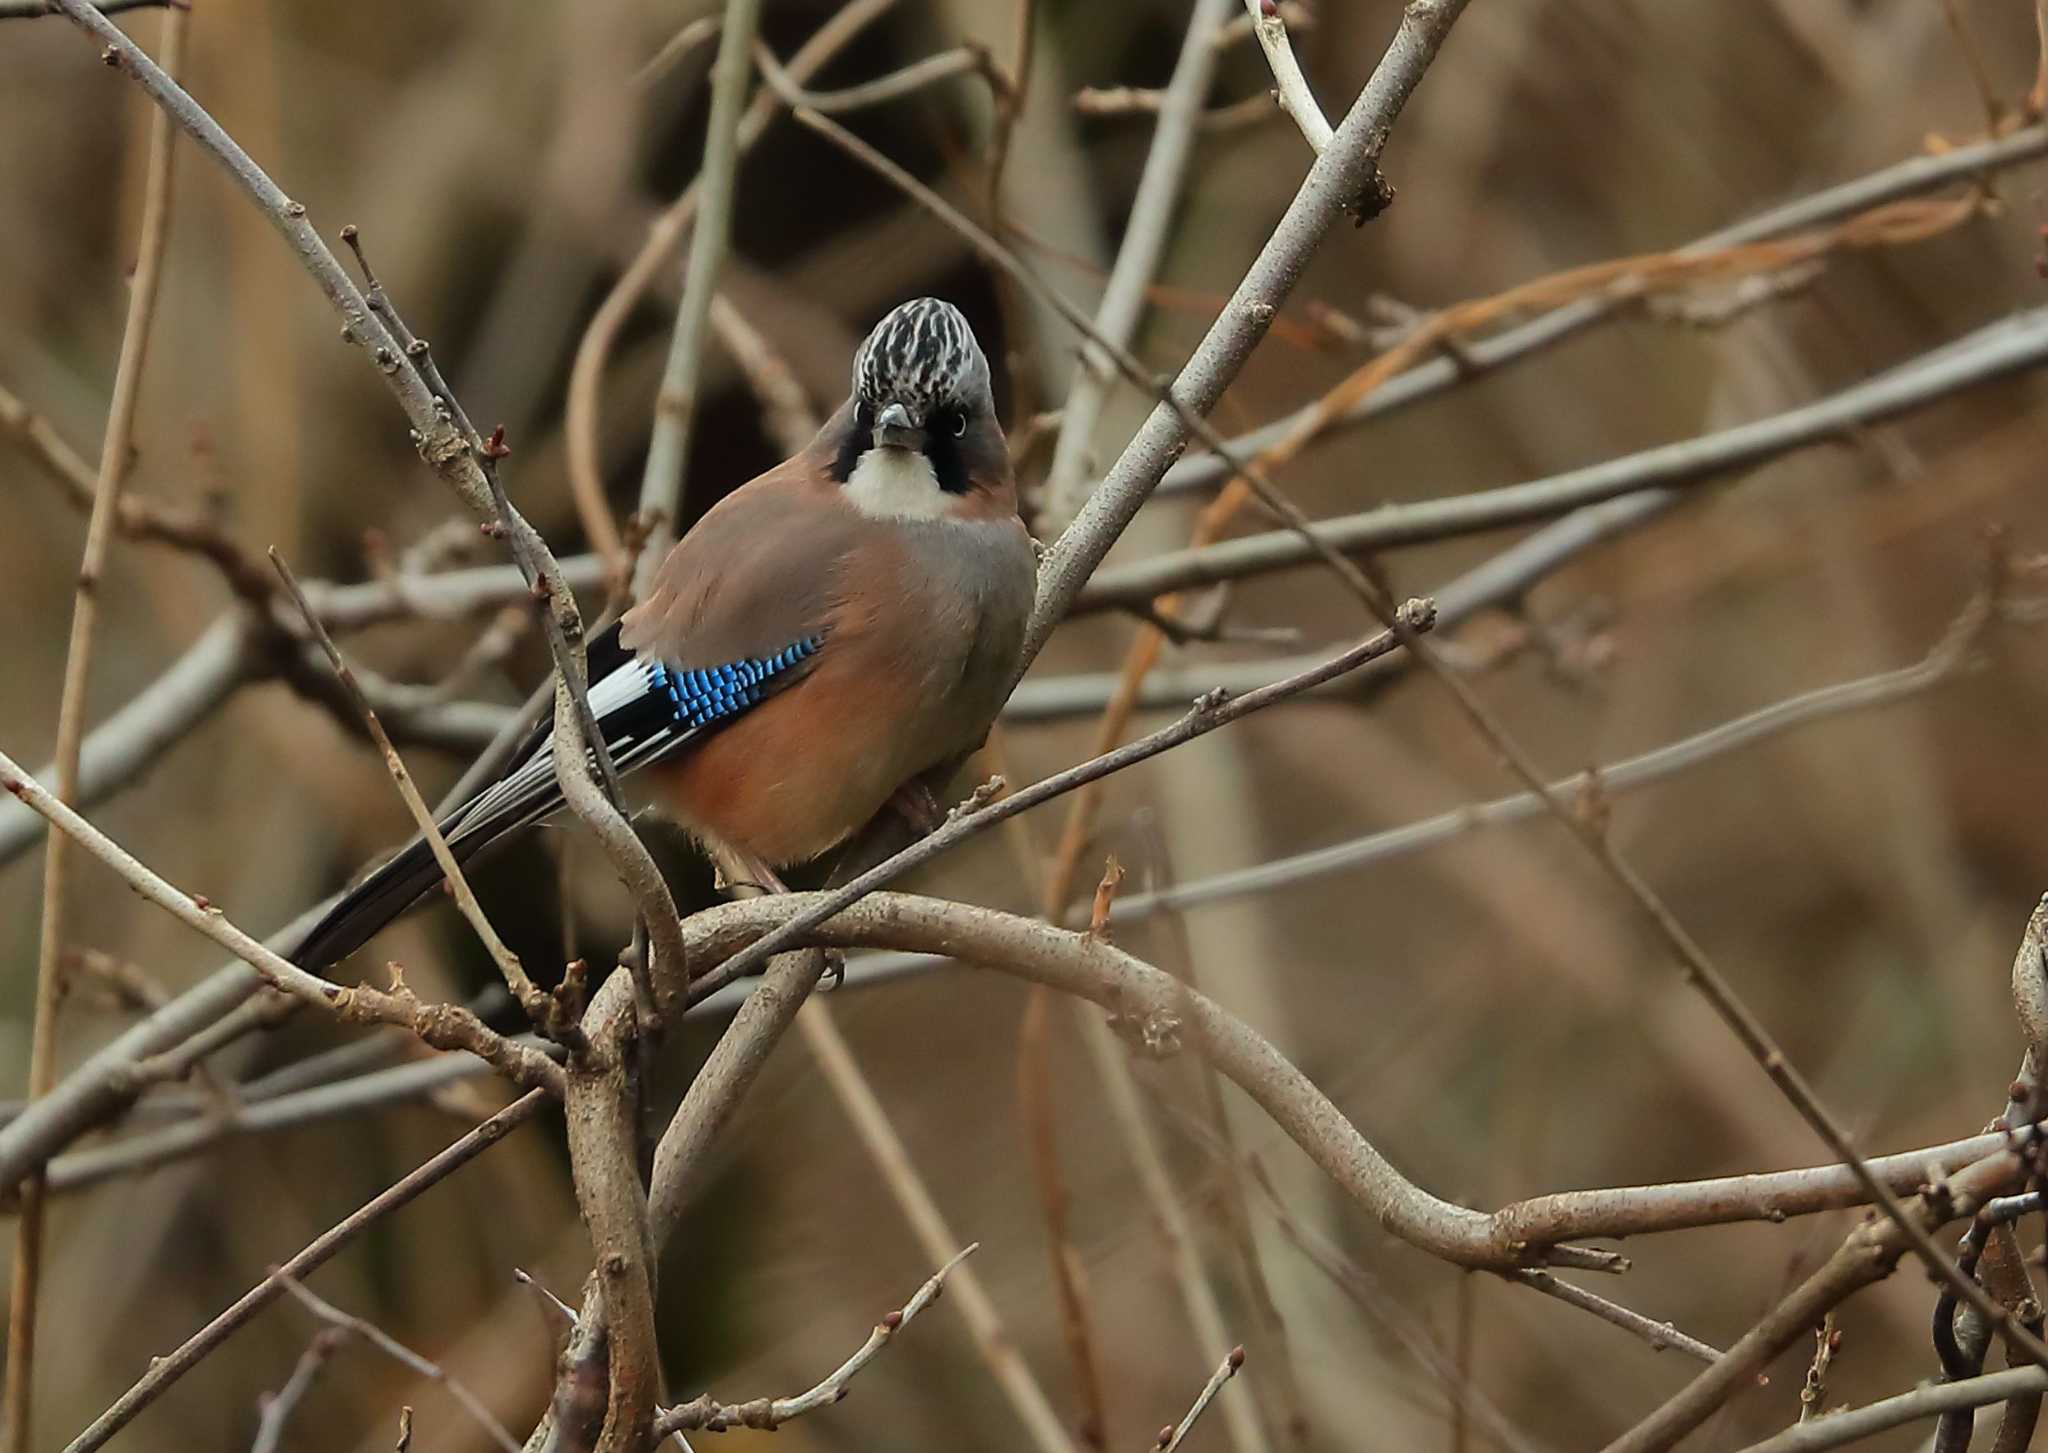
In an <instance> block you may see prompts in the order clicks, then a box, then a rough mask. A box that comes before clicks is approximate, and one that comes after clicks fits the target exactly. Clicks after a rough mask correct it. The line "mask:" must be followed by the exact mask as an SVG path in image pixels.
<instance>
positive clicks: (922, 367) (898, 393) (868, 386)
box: [853, 298, 995, 418]
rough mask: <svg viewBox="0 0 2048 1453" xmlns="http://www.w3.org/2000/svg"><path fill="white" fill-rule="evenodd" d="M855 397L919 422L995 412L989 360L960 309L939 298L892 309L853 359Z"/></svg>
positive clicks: (916, 299)
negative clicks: (905, 411)
mask: <svg viewBox="0 0 2048 1453" xmlns="http://www.w3.org/2000/svg"><path fill="white" fill-rule="evenodd" d="M853 392H854V396H855V397H856V398H858V399H860V400H862V401H863V402H865V403H869V404H880V403H885V402H888V403H900V404H904V405H907V406H908V407H910V408H911V409H912V410H913V411H914V412H915V413H916V414H917V415H918V416H919V417H920V418H922V417H923V416H924V415H925V414H926V413H928V412H930V411H931V410H933V409H939V408H946V407H951V408H956V409H960V410H963V411H965V412H968V413H975V412H980V413H993V412H994V411H995V396H994V393H993V391H992V390H991V387H990V383H989V368H988V359H987V358H986V357H985V356H984V355H983V354H982V351H981V345H980V344H979V343H977V342H975V341H974V330H973V329H972V328H970V327H968V326H967V319H966V318H965V317H964V316H963V315H962V314H961V312H960V310H959V309H958V308H956V307H954V306H953V305H952V304H951V303H948V302H946V301H944V300H943V299H940V298H914V299H912V300H911V301H910V302H907V303H904V304H902V305H900V306H898V307H897V308H895V309H893V310H892V311H891V312H890V313H889V315H888V316H887V317H885V318H883V319H882V321H881V322H879V323H877V324H875V327H874V331H873V332H871V333H869V334H868V336H867V340H866V341H865V342H863V343H862V344H861V345H860V348H859V350H858V351H857V352H856V353H855V354H854V355H853Z"/></svg>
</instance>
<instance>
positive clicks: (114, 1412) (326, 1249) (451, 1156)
mask: <svg viewBox="0 0 2048 1453" xmlns="http://www.w3.org/2000/svg"><path fill="white" fill-rule="evenodd" d="M546 1103H547V1098H546V1096H545V1095H543V1094H542V1093H541V1092H540V1091H538V1090H532V1091H529V1092H528V1093H527V1094H525V1095H523V1096H521V1097H520V1098H519V1099H517V1100H515V1101H513V1102H512V1103H511V1104H510V1105H507V1106H506V1107H505V1108H504V1109H503V1110H500V1111H499V1112H498V1113H497V1114H495V1115H493V1116H492V1117H491V1118H490V1119H488V1120H486V1121H484V1123H483V1124H481V1125H479V1126H477V1127H476V1129H474V1130H472V1131H470V1132H469V1133H468V1134H467V1135H465V1136H463V1137H462V1138H461V1139H460V1140H457V1141H455V1142H454V1143H453V1144H452V1145H450V1146H449V1147H448V1148H447V1149H445V1150H443V1151H441V1152H440V1153H439V1154H438V1155H435V1156H433V1157H432V1158H431V1159H429V1160H427V1161H425V1162H423V1163H422V1164H421V1165H420V1166H419V1167H418V1168H417V1169H415V1170H414V1171H413V1172H412V1173H411V1174H409V1175H407V1176H405V1177H404V1178H402V1179H401V1180H399V1181H397V1182H396V1183H394V1184H393V1185H391V1186H390V1187H388V1188H387V1189H385V1190H383V1191H380V1192H378V1193H377V1195H375V1196H374V1197H372V1198H371V1199H370V1200H368V1201H366V1202H364V1203H363V1205H362V1206H360V1207H359V1208H357V1209H356V1210H355V1211H353V1212H351V1213H350V1214H349V1215H348V1216H346V1217H344V1218H343V1219H342V1220H340V1221H338V1222H336V1223H335V1225H333V1226H332V1227H330V1228H329V1229H328V1230H326V1231H325V1232H323V1233H321V1235H320V1236H319V1237H318V1238H316V1239H315V1240H314V1241H313V1242H312V1243H311V1244H310V1245H308V1246H307V1247H306V1248H305V1249H304V1250H303V1251H300V1252H299V1253H298V1254H297V1255H296V1256H294V1257H292V1258H291V1259H290V1260H289V1261H287V1262H285V1263H284V1265H283V1266H282V1267H280V1268H279V1271H280V1272H282V1273H283V1274H284V1275H286V1276H294V1277H302V1276H305V1275H307V1274H308V1273H309V1272H311V1271H313V1270H314V1269H315V1268H316V1267H319V1266H321V1265H322V1264H324V1263H325V1262H327V1261H328V1260H330V1259H331V1258H332V1257H333V1256H334V1254H335V1253H336V1252H338V1251H340V1250H341V1249H342V1248H343V1247H344V1246H347V1245H348V1244H349V1243H350V1242H351V1241H354V1240H355V1239H356V1238H357V1237H358V1236H360V1235H361V1234H362V1233H363V1232H364V1231H366V1230H368V1229H369V1228H370V1227H371V1226H373V1225H375V1224H376V1223H377V1222H378V1221H380V1220H382V1219H383V1218H384V1217H385V1216H386V1215H388V1214H390V1213H391V1212H393V1211H395V1210H397V1209H398V1208H399V1207H400V1206H403V1205H405V1204H406V1203H407V1202H409V1201H411V1200H412V1199H413V1198H414V1197H416V1196H418V1195H419V1194H420V1192H422V1191H424V1190H426V1189H427V1188H428V1187H429V1186H433V1185H437V1184H439V1183H440V1182H441V1181H443V1180H445V1179H447V1177H448V1176H450V1175H452V1174H453V1173H454V1172H456V1171H458V1170H460V1169H461V1168H462V1167H463V1166H465V1165H467V1164H469V1162H470V1161H472V1160H474V1159H475V1158H476V1157H477V1156H479V1155H481V1154H482V1153H483V1152H484V1151H486V1150H488V1149H489V1148H490V1147H491V1146H493V1145H496V1144H497V1143H498V1142H499V1141H500V1140H502V1139H504V1138H505V1136H506V1135H507V1134H508V1133H509V1132H511V1131H512V1130H514V1129H516V1128H517V1127H518V1126H520V1125H523V1124H525V1123H526V1122H527V1121H528V1120H531V1119H533V1118H534V1116H536V1115H538V1114H539V1113H540V1111H541V1108H542V1107H543V1106H544V1105H546ZM283 1295H284V1284H283V1282H281V1281H280V1280H278V1279H277V1277H275V1276H272V1277H266V1278H264V1279H263V1281H261V1282H259V1283H258V1284H257V1285H256V1286H254V1287H252V1288H250V1289H249V1290H248V1291H246V1292H244V1293H243V1294H242V1296H241V1298H240V1300H238V1301H236V1302H235V1304H234V1305H233V1306H231V1307H229V1308H228V1309H227V1310H226V1311H224V1312H222V1313H221V1314H220V1315H219V1316H218V1317H215V1318H214V1319H213V1320H212V1321H211V1322H208V1323H207V1324H206V1325H205V1326H204V1327H202V1328H200V1329H199V1331H197V1332H195V1333H194V1334H193V1335H192V1336H191V1337H189V1338H187V1339H186V1340H185V1342H184V1344H183V1345H182V1346H180V1347H179V1348H178V1349H177V1350H176V1351H175V1352H172V1353H171V1354H170V1355H169V1356H167V1357H159V1358H155V1359H153V1360H152V1361H151V1362H150V1365H149V1370H148V1371H147V1372H145V1373H144V1374H143V1375H142V1377H141V1379H140V1380H139V1381H138V1382H136V1384H135V1385H134V1386H133V1387H131V1388H129V1389H128V1391H126V1392H125V1393H123V1394H121V1396H120V1397H119V1398H118V1399H116V1400H115V1402H114V1405H113V1406H112V1407H110V1408H108V1409H107V1410H106V1411H105V1412H103V1413H101V1414H100V1415H99V1417H97V1418H96V1419H94V1420H93V1424H92V1426H91V1427H89V1428H87V1429H86V1430H85V1431H84V1432H82V1433H80V1434H79V1435H78V1436H77V1437H76V1438H73V1439H72V1440H71V1442H70V1443H68V1444H67V1445H66V1446H65V1449H64V1453H92V1450H93V1449H95V1448H99V1447H101V1446H103V1445H104V1444H105V1443H106V1442H107V1440H108V1439H110V1438H112V1437H113V1436H114V1435H115V1434H116V1433H118V1432H120V1431H121V1429H123V1428H125V1427H126V1426H127V1425H128V1424H129V1423H130V1422H132V1421H133V1420H134V1418H135V1415H136V1414H137V1413H139V1412H141V1411H142V1410H143V1409H144V1408H146V1407H148V1406H149V1405H150V1404H151V1403H153V1402H155V1401H156V1400H157V1398H159V1397H160V1396H162V1395H163V1393H164V1391H165V1390H166V1389H168V1388H169V1387H170V1386H171V1384H172V1383H174V1382H176V1381H177V1380H178V1379H179V1378H181V1377H183V1376H184V1375H185V1374H186V1373H188V1372H190V1371H191V1370H192V1369H193V1368H194V1367H197V1366H198V1365H199V1363H200V1362H201V1361H203V1360H204V1359H205V1358H206V1356H207V1354H209V1353H211V1352H212V1351H213V1350H214V1349H215V1348H217V1347H219V1346H220V1344H221V1343H223V1342H225V1341H226V1340H227V1339H228V1338H229V1337H231V1336H233V1335H234V1334H235V1333H236V1332H238V1331H240V1330H241V1328H242V1327H243V1326H245V1325H246V1324H247V1323H248V1322H249V1320H250V1319H251V1318H253V1317H254V1316H255V1315H256V1314H257V1313H258V1312H260V1311H262V1310H263V1308H265V1307H267V1306H269V1305H270V1304H271V1303H272V1302H274V1301H276V1300H277V1299H278V1298H279V1297H281V1296H283Z"/></svg>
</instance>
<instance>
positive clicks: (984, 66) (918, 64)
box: [755, 45, 1003, 116]
mask: <svg viewBox="0 0 2048 1453" xmlns="http://www.w3.org/2000/svg"><path fill="white" fill-rule="evenodd" d="M755 56H756V59H758V60H759V61H760V63H761V65H762V67H763V68H764V69H765V68H766V67H768V66H771V65H774V64H775V63H776V61H775V53H774V52H773V51H771V50H769V49H768V48H767V47H766V46H765V45H757V47H756V51H755ZM968 71H973V72H975V73H977V74H979V75H980V76H982V77H983V79H985V80H987V81H988V82H989V84H990V85H991V86H992V87H1000V86H1001V85H1002V84H1003V82H1002V78H1001V77H1000V76H999V75H998V74H997V73H996V70H995V67H994V65H993V63H992V62H991V61H990V60H989V58H988V52H987V51H985V50H983V49H982V48H981V47H980V46H977V45H956V46H954V47H953V49H951V50H943V51H940V52H939V53H938V54H937V55H928V56H926V57H924V58H923V59H922V60H917V61H912V62H911V63H910V64H909V65H907V66H905V67H903V68H902V69H901V70H897V71H891V72H890V73H889V74H888V75H886V76H877V77H876V78H875V79H874V80H872V81H863V82H861V83H860V84H859V85H857V86H846V87H843V88H841V89H840V90H837V91H806V90H804V89H803V88H801V87H798V86H792V87H790V89H789V91H788V92H787V93H786V94H785V99H787V98H788V97H789V96H794V97H796V98H797V103H798V104H800V105H803V106H807V107H809V108H810V109H811V110H813V111H822V112H824V113H825V114H826V115H828V116H837V115H841V114H843V113H845V112H848V111H863V110H866V109H867V108H868V107H870V106H879V105H882V104H883V103H884V102H888V101H895V100H900V99H901V98H903V97H904V96H908V95H910V94H911V93H912V92H915V91H920V90H922V89H924V88H925V87H926V86H930V85H933V84H935V83H937V82H939V81H943V80H946V79H948V78H950V77H952V76H957V75H961V74H963V73H964V72H968Z"/></svg>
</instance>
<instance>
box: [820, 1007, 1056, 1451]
mask: <svg viewBox="0 0 2048 1453" xmlns="http://www.w3.org/2000/svg"><path fill="white" fill-rule="evenodd" d="M797 1027H798V1030H799V1032H801V1033H802V1034H803V1036H804V1042H805V1044H806V1045H807V1046H808V1047H809V1048H810V1051H811V1054H812V1056H813V1057H814V1058H815V1059H816V1060H817V1062H818V1067H819V1069H820V1071H821V1072H822V1073H823V1074H824V1076H825V1081H826V1083H827V1084H829V1085H830V1086H831V1087H832V1090H833V1093H834V1094H835V1095H837V1096H838V1098H839V1103H840V1106H841V1108H843V1109H844V1110H845V1111H846V1112H847V1115H848V1117H849V1118H850V1119H851V1120H852V1121H853V1123H854V1129H855V1131H856V1133H857V1134H858V1135H859V1136H860V1138H861V1143H862V1144H863V1145H864V1146H865V1147H866V1148H867V1151H868V1155H869V1158H870V1159H872V1160H873V1161H874V1162H875V1165H876V1167H877V1169H879V1170H880V1171H881V1173H882V1178H883V1181H884V1182H885V1183H886V1184H887V1186H888V1187H889V1192H890V1194H891V1195H892V1196H893V1197H894V1198H895V1200H896V1203H897V1205H898V1206H899V1207H900V1208H901V1210H902V1211H903V1213H904V1217H905V1219H906V1220H908V1221H909V1222H910V1225H911V1229H912V1231H913V1232H915V1233H916V1235H917V1239H918V1243H919V1245H920V1246H922V1247H923V1248H924V1249H925V1250H926V1251H927V1253H929V1251H930V1249H931V1248H932V1247H933V1246H934V1245H938V1244H942V1243H944V1242H945V1241H946V1240H947V1239H948V1238H949V1237H950V1236H951V1234H952V1233H951V1231H950V1229H949V1228H948V1227H947V1225H946V1220H945V1214H944V1213H943V1212H942V1211H940V1210H939V1205H938V1201H937V1200H936V1199H935V1198H934V1197H933V1195H932V1193H931V1189H930V1187H928V1186H927V1185H926V1184H925V1182H924V1178H923V1177H922V1176H920V1175H919V1174H918V1172H917V1167H916V1165H915V1164H914V1163H913V1162H912V1161H911V1159H910V1153H909V1150H908V1149H907V1148H906V1147H905V1145H904V1144H903V1137H902V1136H901V1135H899V1134H898V1133H897V1131H896V1127H895V1126H894V1125H893V1124H892V1123H891V1122H890V1120H889V1112H888V1111H887V1110H886V1109H885V1108H884V1107H883V1105H882V1102H881V1099H880V1097H879V1096H877V1095H876V1094H875V1091H874V1087H873V1086H872V1085H871V1084H869V1082H868V1079H867V1076H866V1075H864V1074H863V1073H861V1069H860V1065H859V1063H858V1062H857V1061H856V1060H855V1059H854V1057H853V1051H852V1049H851V1048H850V1047H849V1046H848V1045H847V1043H846V1038H845V1036H844V1035H842V1034H841V1033H840V1032H839V1027H838V1025H837V1023H836V1022H835V1021H834V1020H833V1019H832V1017H831V1014H830V1010H829V1007H828V1006H827V1005H826V1004H825V1003H824V1002H823V1001H822V1000H820V999H818V998H816V997H813V998H811V999H809V1000H807V1001H806V1002H805V1004H804V1006H803V1008H802V1009H801V1010H799V1011H798V1012H797ZM954 1244H956V1245H957V1244H958V1243H957V1242H955V1243H954ZM956 1291H957V1294H958V1296H959V1299H960V1311H961V1315H962V1317H963V1318H964V1319H965V1320H966V1322H967V1328H968V1331H969V1332H970V1333H971V1334H972V1335H973V1338H974V1343H975V1348H976V1350H977V1351H978V1352H979V1353H980V1354H981V1357H982V1360H983V1361H984V1362H985V1363H987V1364H988V1369H989V1372H990V1373H991V1375H993V1376H994V1378H995V1380H996V1385H997V1386H999V1387H1000V1388H1002V1390H1003V1393H1004V1395H1005V1396H1006V1397H1007V1398H1008V1399H1009V1401H1010V1405H1011V1407H1012V1408H1014V1409H1015V1410H1016V1413H1017V1416H1018V1419H1019V1421H1021V1422H1022V1423H1023V1424H1024V1428H1025V1431H1026V1432H1027V1433H1028V1434H1029V1435H1030V1437H1031V1441H1032V1443H1033V1445H1034V1446H1036V1447H1037V1448H1038V1449H1039V1450H1041V1453H1073V1448H1074V1443H1073V1440H1072V1439H1071V1438H1070V1437H1069V1436H1068V1434H1067V1430H1066V1428H1065V1426H1064V1425H1063V1424H1062V1422H1061V1419H1060V1416H1059V1414H1058V1413H1056V1412H1054V1411H1053V1407H1052V1404H1051V1402H1050V1401H1048V1400H1047V1398H1046V1396H1045V1391H1044V1389H1042V1388H1041V1387H1040V1386H1039V1385H1038V1380H1037V1378H1036V1377H1034V1376H1033V1375H1032V1373H1031V1368H1030V1364H1029V1363H1027V1362H1026V1361H1025V1360H1024V1358H1023V1355H1022V1354H1021V1353H1020V1352H1019V1351H1018V1350H1017V1342H1016V1339H1015V1338H1014V1337H1013V1336H1012V1335H1010V1334H1009V1333H1008V1331H1007V1330H1006V1329H1005V1327H1004V1323H1003V1317H1002V1314H1001V1313H1000V1312H999V1311H998V1310H997V1309H996V1304H995V1299H994V1298H993V1297H991V1296H989V1294H988V1293H987V1291H986V1290H984V1289H983V1287H982V1286H981V1282H980V1279H979V1278H976V1277H970V1276H967V1275H966V1274H965V1273H964V1272H963V1273H962V1274H961V1276H960V1278H959V1280H958V1286H957V1288H956Z"/></svg>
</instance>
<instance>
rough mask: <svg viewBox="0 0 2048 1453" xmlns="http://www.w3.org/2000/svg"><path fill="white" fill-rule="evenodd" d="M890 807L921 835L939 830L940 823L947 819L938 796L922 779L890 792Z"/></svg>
mask: <svg viewBox="0 0 2048 1453" xmlns="http://www.w3.org/2000/svg"><path fill="white" fill-rule="evenodd" d="M889 807H890V809H891V810H892V811H893V812H895V814H896V815H897V816H898V817H900V818H902V819H903V820H904V821H905V822H907V823H909V824H910V826H911V827H912V829H914V830H915V831H916V832H917V834H918V836H920V837H923V836H925V835H926V834H929V833H934V832H937V831H938V829H939V825H940V824H941V823H943V822H945V820H946V810H945V809H944V808H943V807H941V806H939V799H938V797H937V796H936V795H935V794H934V793H933V792H932V789H931V788H930V787H929V786H927V785H926V784H925V783H924V782H923V781H922V780H918V781H911V782H906V783H904V784H903V785H902V786H901V787H898V788H897V789H896V790H895V792H893V793H891V794H890V797H889Z"/></svg>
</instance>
